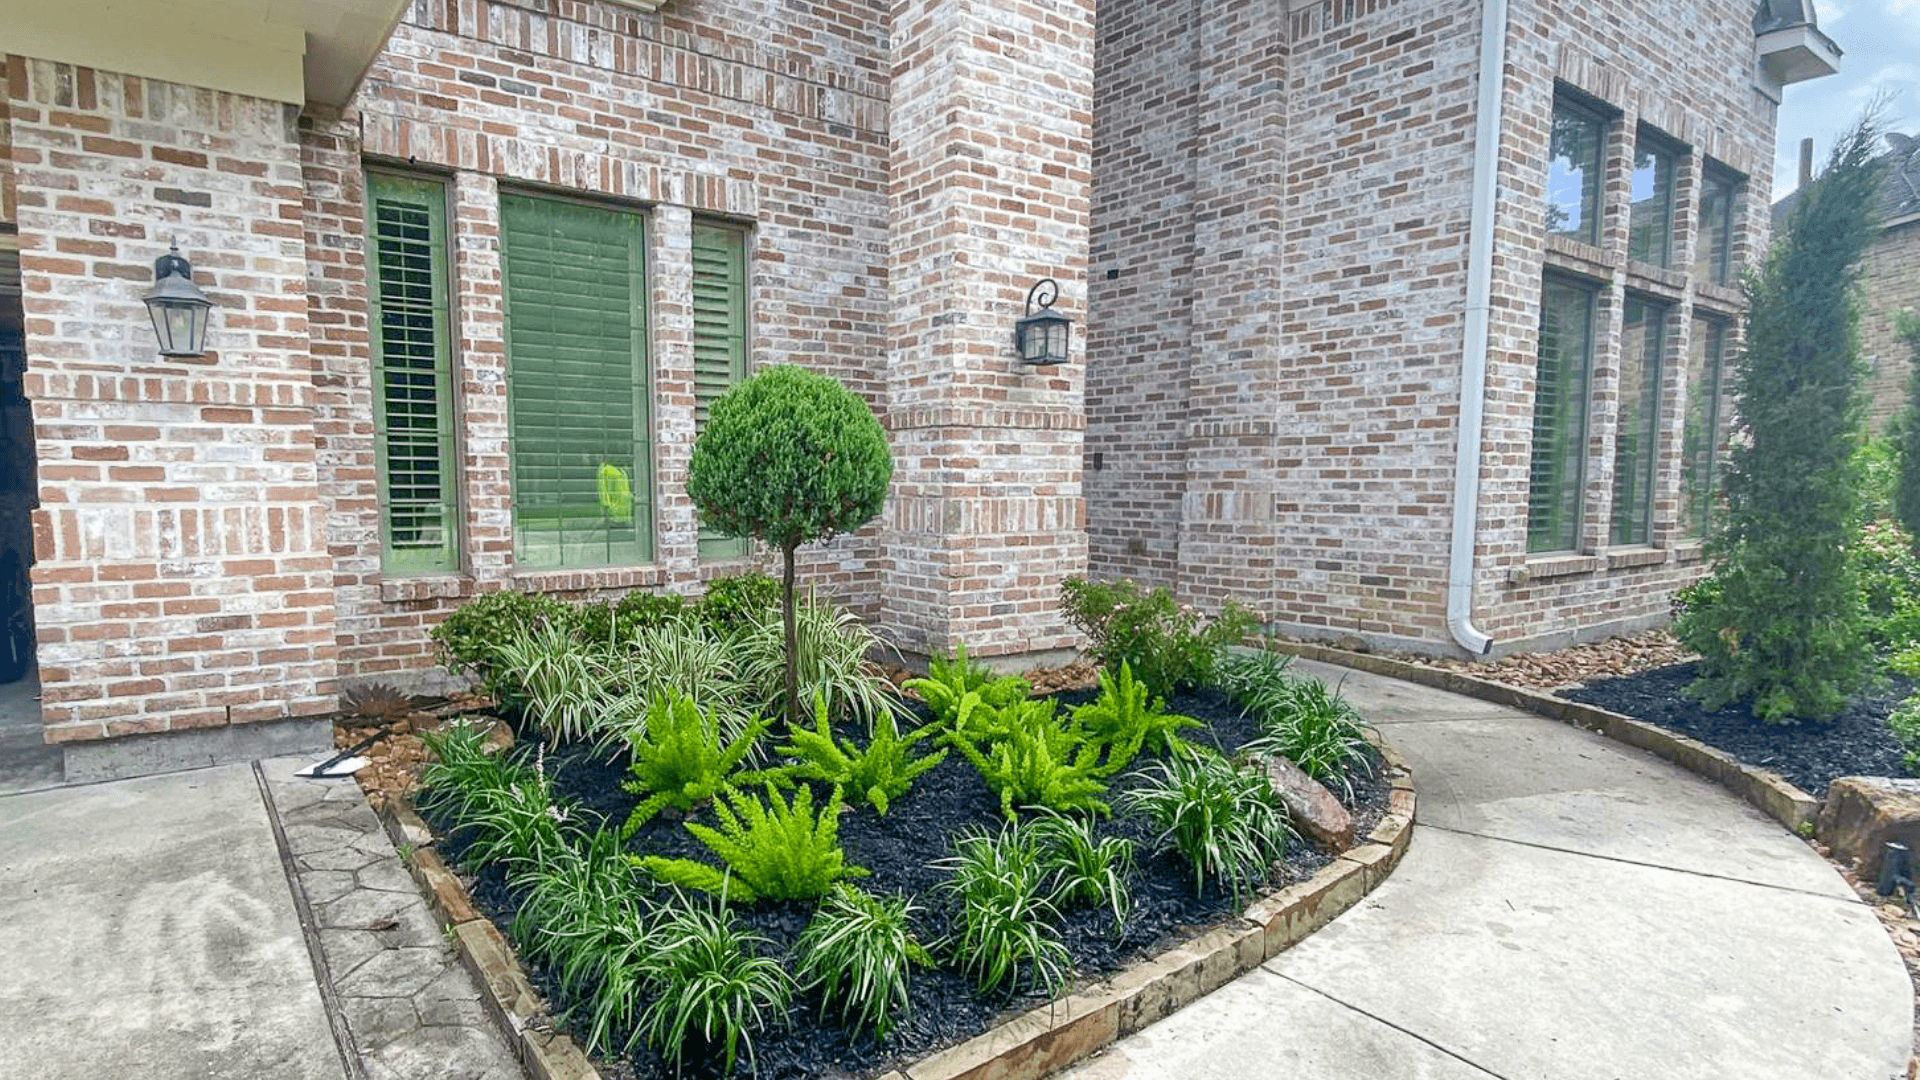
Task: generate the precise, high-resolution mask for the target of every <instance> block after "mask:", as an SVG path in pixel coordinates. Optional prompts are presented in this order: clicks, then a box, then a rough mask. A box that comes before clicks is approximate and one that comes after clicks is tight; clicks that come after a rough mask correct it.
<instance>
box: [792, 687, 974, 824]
mask: <svg viewBox="0 0 1920 1080" xmlns="http://www.w3.org/2000/svg"><path fill="white" fill-rule="evenodd" d="M932 734H933V726H932V725H928V726H926V727H921V728H916V729H914V730H913V731H911V732H908V733H907V734H906V736H905V737H902V736H901V735H900V731H899V728H898V727H896V726H895V724H894V720H893V714H892V713H890V712H889V713H882V714H881V716H880V719H879V722H877V723H876V724H874V726H873V737H872V738H871V739H869V740H868V741H867V745H866V746H865V747H860V746H858V745H855V744H854V743H853V742H851V741H849V740H838V741H836V740H835V739H834V737H833V728H832V725H831V724H830V723H829V721H828V719H827V699H826V698H825V696H823V695H820V694H815V695H814V698H813V728H812V730H808V729H806V728H803V727H799V726H798V725H789V727H788V730H787V740H788V745H786V746H782V747H780V748H779V750H778V752H779V754H780V755H781V756H782V757H786V758H791V759H792V760H793V764H791V765H789V766H788V767H787V769H786V774H787V775H788V776H789V777H791V778H793V779H796V780H818V781H820V782H821V783H824V784H832V785H834V786H835V787H838V788H841V789H844V790H846V791H848V792H851V793H852V794H853V797H854V798H857V799H864V800H865V801H867V802H868V803H870V804H872V806H873V808H874V809H875V810H877V811H879V812H880V816H881V817H886V816H887V808H888V806H889V805H890V804H891V802H892V800H894V799H897V798H899V797H900V796H902V795H904V794H906V793H907V789H908V788H910V787H912V786H913V781H914V779H915V778H916V777H918V776H919V775H920V774H921V773H924V772H926V771H927V770H928V769H931V768H933V767H934V766H935V765H938V764H940V763H941V762H942V761H944V760H946V757H947V752H946V751H945V750H938V751H935V752H934V753H931V754H926V755H923V756H920V757H915V756H914V755H913V746H914V744H915V743H917V742H919V741H921V740H922V739H925V738H927V737H928V736H930V735H932Z"/></svg>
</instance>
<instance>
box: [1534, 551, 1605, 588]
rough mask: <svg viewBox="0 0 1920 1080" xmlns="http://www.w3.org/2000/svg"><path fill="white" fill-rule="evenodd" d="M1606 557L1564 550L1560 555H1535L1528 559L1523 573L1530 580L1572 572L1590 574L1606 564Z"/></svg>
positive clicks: (1561, 575) (1562, 575) (1566, 574)
mask: <svg viewBox="0 0 1920 1080" xmlns="http://www.w3.org/2000/svg"><path fill="white" fill-rule="evenodd" d="M1605 563H1606V559H1605V558H1603V557H1602V556H1599V555H1579V554H1575V553H1573V552H1563V553H1561V554H1558V555H1534V556H1531V557H1529V558H1528V559H1527V561H1526V564H1525V566H1523V567H1522V568H1521V569H1522V573H1524V574H1525V575H1526V578H1527V579H1528V580H1530V581H1539V580H1540V579H1541V578H1556V577H1567V576H1568V575H1571V574H1590V573H1592V572H1593V571H1595V570H1598V569H1600V568H1601V566H1603V565H1605Z"/></svg>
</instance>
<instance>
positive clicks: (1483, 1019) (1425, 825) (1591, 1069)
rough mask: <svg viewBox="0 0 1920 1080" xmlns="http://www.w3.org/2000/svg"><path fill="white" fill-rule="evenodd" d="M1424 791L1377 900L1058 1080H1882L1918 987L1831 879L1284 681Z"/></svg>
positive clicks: (1826, 870)
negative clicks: (1392, 750)
mask: <svg viewBox="0 0 1920 1080" xmlns="http://www.w3.org/2000/svg"><path fill="white" fill-rule="evenodd" d="M1299 668H1300V669H1301V670H1304V671H1308V672H1310V673H1312V674H1315V675H1318V676H1320V677H1322V678H1324V679H1326V680H1327V681H1328V682H1330V683H1338V684H1341V685H1342V687H1343V689H1344V692H1345V694H1346V696H1347V697H1348V698H1349V699H1350V700H1352V701H1353V702H1354V703H1355V704H1356V705H1358V706H1359V707H1360V709H1361V710H1362V711H1363V712H1364V713H1365V714H1366V715H1367V716H1368V717H1369V718H1370V719H1372V720H1373V721H1374V722H1376V723H1377V724H1378V725H1379V727H1380V729H1381V731H1382V733H1383V734H1384V735H1385V736H1386V738H1387V740H1388V741H1389V742H1391V743H1392V744H1393V745H1394V746H1395V747H1396V748H1397V749H1399V751H1400V752H1401V753H1402V754H1404V755H1405V756H1406V758H1407V759H1408V762H1409V763H1410V764H1411V766H1412V767H1413V770H1414V778H1415V781H1416V783H1417V784H1418V785H1419V789H1420V804H1419V821H1418V824H1417V825H1416V827H1415V833H1414V837H1413V842H1412V847H1411V848H1410V849H1409V851H1408V853H1407V856H1406V859H1405V860H1404V861H1403V862H1402V863H1401V864H1400V867H1399V869H1398V870H1396V871H1395V872H1394V874H1393V876H1392V877H1391V878H1389V879H1388V881H1387V882H1386V883H1385V884H1384V885H1382V886H1381V887H1380V888H1379V889H1378V890H1376V891H1375V892H1374V893H1373V894H1372V895H1371V896H1369V897H1368V898H1367V899H1366V900H1364V901H1363V902H1362V903H1361V904H1359V905H1358V906H1357V907H1355V908H1354V909H1352V910H1351V911H1349V912H1347V913H1346V914H1344V915H1342V916H1341V917H1340V918H1338V919H1336V920H1335V921H1334V922H1333V923H1332V924H1330V925H1329V926H1327V927H1326V928H1325V929H1323V930H1321V931H1320V932H1319V933H1318V934H1315V935H1314V936H1313V937H1311V938H1309V939H1308V940H1306V941H1305V942H1303V943H1301V944H1300V945H1299V946H1297V947H1295V948H1294V949H1292V950H1290V951H1288V952H1286V953H1282V954H1281V955H1280V956H1278V957H1276V958H1274V959H1273V960H1271V961H1269V962H1268V963H1267V964H1265V965H1264V966H1263V967H1261V968H1260V969H1258V970H1256V971H1254V972H1251V973H1249V974H1248V975H1246V976H1244V977H1242V978H1241V979H1239V980H1237V981H1235V982H1234V983H1232V984H1230V985H1229V986H1227V987H1225V988H1223V989H1222V990H1220V991H1219V992H1217V993H1215V994H1213V995H1211V996H1209V997H1206V998H1203V999H1202V1000H1201V1001H1199V1002H1197V1003H1195V1004H1194V1005H1192V1006H1190V1007H1189V1008H1187V1009H1185V1010H1184V1011H1182V1012H1180V1013H1177V1014H1175V1015H1173V1016H1171V1017H1169V1018H1167V1019H1166V1020H1163V1021H1161V1022H1160V1023H1158V1024H1155V1025H1153V1026H1151V1027H1149V1028H1147V1029H1145V1030H1143V1031H1141V1032H1139V1033H1138V1034H1135V1035H1133V1036H1131V1037H1129V1038H1127V1039H1123V1040H1121V1041H1120V1042H1119V1043H1118V1044H1116V1045H1115V1046H1114V1047H1113V1048H1112V1049H1111V1050H1109V1051H1108V1052H1107V1053H1106V1054H1104V1055H1103V1056H1101V1057H1099V1058H1096V1059H1094V1060H1093V1061H1090V1062H1088V1063H1086V1064H1084V1065H1082V1066H1080V1067H1079V1068H1077V1069H1075V1070H1072V1071H1071V1072H1069V1073H1068V1074H1066V1075H1068V1076H1070V1077H1073V1078H1074V1080H1121V1078H1125V1080H1211V1078H1220V1080H1252V1078H1266V1077H1274V1078H1286V1080H1323V1078H1324V1080H1336V1078H1339V1080H1346V1078H1358V1077H1368V1078H1400V1077H1406V1078H1432V1080H1486V1078H1488V1077H1498V1078H1501V1080H1648V1078H1656V1077H1657V1078H1660V1080H1691V1078H1701V1080H1705V1078H1709V1077H1711V1078H1715V1080H1718V1078H1723V1077H1741V1078H1742V1080H1825V1078H1832V1080H1889V1078H1894V1077H1901V1076H1904V1075H1905V1069H1906V1063H1907V1059H1908V1053H1909V1049H1910V1044H1911V1037H1912V1017H1913V996H1912V984H1911V982H1910V981H1909V980H1908V977H1907V973H1906V969H1905V967H1904V966H1903V965H1902V963H1901V960H1900V957H1899V954H1898V953H1897V951H1896V950H1895V949H1894V947H1893V944H1892V942H1890V941H1889V940H1888V939H1887V936H1886V933H1885V931H1884V930H1882V929H1881V927H1880V925H1879V923H1878V922H1877V921H1876V920H1875V918H1874V916H1873V914H1872V912H1870V911H1869V910H1867V909H1866V908H1865V907H1864V906H1863V905H1862V904H1861V903H1860V902H1859V900H1858V899H1857V898H1856V897H1855V896H1854V895H1853V892H1852V891H1851V890H1850V889H1849V888H1848V887H1847V886H1846V884H1845V883H1844V882H1842V881H1841V880H1840V878H1839V876H1838V875H1837V874H1835V873H1834V872H1833V870H1832V869H1831V867H1829V866H1828V865H1827V863H1826V862H1825V860H1823V859H1821V858H1820V857H1819V856H1817V855H1815V854H1814V853H1813V852H1812V851H1811V850H1809V849H1808V848H1807V846H1806V844H1805V843H1803V842H1802V841H1800V840H1798V839H1796V838H1795V837H1793V836H1790V835H1788V834H1787V833H1786V832H1785V831H1783V830H1782V829H1781V828H1780V826H1779V825H1777V824H1776V823H1774V822H1773V821H1772V820H1771V819H1768V818H1765V817H1763V816H1761V815H1760V814H1759V813H1758V812H1757V811H1755V810H1753V809H1752V808H1751V807H1749V806H1748V805H1747V804H1746V803H1744V802H1742V801H1740V800H1739V799H1736V798H1734V797H1733V796H1731V795H1729V794H1728V793H1727V792H1726V791H1724V790H1723V789H1721V788H1720V787H1718V786H1717V785H1714V784H1711V783H1709V782H1707V781H1705V780H1702V779H1699V778H1698V777H1695V776H1693V775H1692V774H1690V773H1686V772H1683V771H1681V770H1679V769H1676V768H1674V767H1673V766H1670V765H1668V764H1667V763H1665V762H1662V761H1660V760H1658V759H1656V758H1653V757H1651V756H1648V755H1646V754H1642V753H1640V752H1639V751H1636V750H1632V749H1630V748H1627V747H1624V746H1620V745H1618V744H1615V743H1613V742H1610V741H1608V740H1606V739H1604V738H1602V737H1600V736H1597V735H1592V734H1589V733H1587V732H1583V731H1579V730H1577V729H1575V728H1572V727H1568V726H1566V725H1563V724H1560V723H1558V722H1555V721H1551V720H1546V719H1543V718H1540V717H1537V716H1534V715H1532V714H1529V713H1524V712H1518V711H1515V710H1512V709H1505V708H1501V707H1499V706H1495V705H1490V704H1487V703H1485V702H1481V701H1477V700H1474V699H1471V698H1464V697H1460V696H1457V695H1453V694H1448V693H1445V692H1443V691H1439V690H1433V689H1429V688H1426V687H1421V686H1415V685H1412V684H1408V683H1403V682H1400V681H1398V680H1394V679H1388V678H1383V677H1380V676H1374V675H1367V674H1362V673H1358V672H1351V671H1348V670H1346V669H1344V668H1338V667H1334V666H1331V665H1324V664H1314V663H1307V662H1302V663H1300V664H1299Z"/></svg>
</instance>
